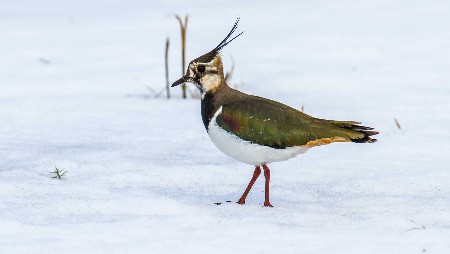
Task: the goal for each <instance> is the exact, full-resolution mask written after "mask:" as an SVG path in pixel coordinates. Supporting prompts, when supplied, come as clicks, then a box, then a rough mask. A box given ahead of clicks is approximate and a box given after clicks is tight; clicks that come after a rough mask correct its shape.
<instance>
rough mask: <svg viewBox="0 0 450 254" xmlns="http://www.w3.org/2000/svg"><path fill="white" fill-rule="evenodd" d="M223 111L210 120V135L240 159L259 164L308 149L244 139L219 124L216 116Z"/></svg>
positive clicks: (289, 156) (221, 147) (281, 158)
mask: <svg viewBox="0 0 450 254" xmlns="http://www.w3.org/2000/svg"><path fill="white" fill-rule="evenodd" d="M221 112H222V107H220V108H219V110H217V112H216V113H215V114H214V116H213V118H212V119H211V121H210V122H209V126H208V134H209V137H210V138H211V140H212V142H213V143H214V144H215V145H216V146H217V148H219V150H220V151H222V152H223V153H224V154H226V155H228V156H230V157H232V158H234V159H236V160H238V161H241V162H244V163H248V164H251V165H255V166H258V165H261V164H266V163H270V162H275V161H284V160H287V159H290V158H293V157H295V156H297V155H298V154H301V153H304V152H306V151H307V150H308V148H306V147H301V146H296V147H288V148H285V149H275V148H271V147H268V146H261V145H257V144H253V143H251V142H248V141H245V140H242V139H240V138H239V137H238V136H236V135H234V134H231V133H228V132H227V131H225V130H224V129H222V128H220V127H219V125H217V122H216V118H217V116H218V115H219V114H220V113H221Z"/></svg>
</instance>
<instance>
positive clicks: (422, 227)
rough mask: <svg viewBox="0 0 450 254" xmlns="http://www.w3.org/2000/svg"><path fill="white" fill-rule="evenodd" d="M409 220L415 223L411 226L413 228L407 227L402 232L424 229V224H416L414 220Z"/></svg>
mask: <svg viewBox="0 0 450 254" xmlns="http://www.w3.org/2000/svg"><path fill="white" fill-rule="evenodd" d="M409 221H410V222H412V223H413V224H414V225H416V226H415V227H413V228H410V229H408V230H405V231H403V232H402V234H403V233H406V232H409V231H412V230H424V229H425V226H424V225H420V226H419V225H418V224H417V223H416V222H415V221H413V220H409Z"/></svg>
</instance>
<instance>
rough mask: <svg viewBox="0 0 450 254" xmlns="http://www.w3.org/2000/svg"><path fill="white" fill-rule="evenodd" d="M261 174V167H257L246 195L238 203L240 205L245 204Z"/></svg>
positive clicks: (245, 192)
mask: <svg viewBox="0 0 450 254" xmlns="http://www.w3.org/2000/svg"><path fill="white" fill-rule="evenodd" d="M260 174H261V168H260V167H259V166H256V168H255V171H254V172H253V176H252V179H251V180H250V182H249V183H248V186H247V189H245V191H244V194H242V197H241V198H240V199H239V201H238V202H237V203H238V204H240V205H243V204H245V199H246V198H247V195H248V193H249V192H250V190H251V189H252V187H253V184H254V183H255V181H256V179H258V176H259V175H260Z"/></svg>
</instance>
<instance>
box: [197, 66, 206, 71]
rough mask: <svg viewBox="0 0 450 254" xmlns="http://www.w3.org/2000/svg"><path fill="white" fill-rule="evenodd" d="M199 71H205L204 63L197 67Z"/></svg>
mask: <svg viewBox="0 0 450 254" xmlns="http://www.w3.org/2000/svg"><path fill="white" fill-rule="evenodd" d="M197 71H198V72H205V66H204V65H199V66H198V67H197Z"/></svg>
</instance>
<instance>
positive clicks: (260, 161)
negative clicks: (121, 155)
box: [171, 18, 378, 207]
mask: <svg viewBox="0 0 450 254" xmlns="http://www.w3.org/2000/svg"><path fill="white" fill-rule="evenodd" d="M239 20H240V19H239V18H237V20H236V21H235V23H234V25H233V27H232V29H231V31H230V32H229V33H228V34H227V36H226V37H225V38H224V39H223V40H222V41H221V42H220V43H219V44H218V45H217V46H216V47H215V48H214V49H213V50H211V51H209V52H208V53H206V54H204V55H202V56H200V57H197V58H195V59H194V60H192V61H191V62H190V63H189V66H188V67H187V70H186V74H185V75H184V76H182V77H181V78H180V79H178V80H177V81H175V82H174V83H173V84H172V85H171V87H175V86H178V85H180V84H183V83H192V84H194V85H195V86H196V88H197V89H198V90H199V91H200V93H201V117H202V121H203V124H204V126H205V128H206V131H207V133H208V135H209V137H210V139H211V141H212V142H213V143H214V145H215V146H216V147H217V148H218V149H219V150H220V151H222V152H223V153H224V154H226V155H228V156H230V157H232V158H234V159H236V160H238V161H240V162H243V163H246V164H250V165H252V166H254V167H255V169H254V172H253V176H252V178H251V180H250V182H249V184H248V185H247V188H246V189H245V191H244V193H243V194H242V196H241V198H239V200H238V201H237V203H238V204H241V205H243V204H245V200H246V198H247V195H248V194H249V192H250V190H251V188H252V187H253V184H254V183H255V181H256V180H257V178H258V177H259V175H260V174H261V168H262V169H263V171H264V177H265V197H264V207H273V206H272V204H271V202H270V195H269V194H270V193H269V192H270V169H269V167H268V166H267V165H268V164H269V163H272V162H278V161H284V160H287V159H290V158H293V157H295V156H297V155H299V154H302V153H305V152H306V151H307V150H308V149H310V148H312V147H316V146H321V145H327V144H330V143H335V142H354V143H373V142H375V141H376V139H374V138H372V136H373V135H376V134H378V132H377V131H375V130H374V128H371V127H366V126H362V125H360V124H361V123H360V122H355V121H336V120H326V119H320V118H315V117H312V116H310V115H307V114H305V113H303V112H301V111H299V110H297V109H295V108H293V107H290V106H287V105H285V104H283V103H280V102H277V101H274V100H270V99H267V98H263V97H259V96H255V95H250V94H246V93H243V92H241V91H238V90H236V89H234V88H232V87H230V86H229V85H228V84H227V82H226V80H225V77H224V71H223V64H222V58H221V51H222V49H223V48H224V47H225V46H227V45H228V44H229V43H230V42H232V41H233V40H234V39H236V38H237V37H239V36H240V35H242V33H243V32H241V33H239V34H237V35H236V36H234V37H233V38H231V36H232V35H233V34H234V32H235V31H236V29H237V27H238V23H239ZM230 38H231V39H230Z"/></svg>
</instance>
